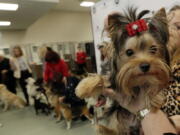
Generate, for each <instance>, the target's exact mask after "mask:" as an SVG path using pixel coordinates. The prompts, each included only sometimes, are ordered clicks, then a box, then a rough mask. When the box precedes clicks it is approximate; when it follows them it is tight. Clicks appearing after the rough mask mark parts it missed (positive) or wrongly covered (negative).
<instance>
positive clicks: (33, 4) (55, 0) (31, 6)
mask: <svg viewBox="0 0 180 135" xmlns="http://www.w3.org/2000/svg"><path fill="white" fill-rule="evenodd" d="M92 1H94V2H97V1H99V0H92ZM0 2H4V3H18V4H19V9H18V10H17V11H15V12H14V11H0V21H11V23H12V24H11V26H8V27H2V26H1V27H0V30H1V31H2V30H22V29H26V28H28V27H29V26H30V25H31V24H33V23H34V22H35V21H36V20H37V19H38V18H40V17H41V16H42V15H44V14H46V13H47V12H48V11H49V10H51V9H53V10H58V11H73V12H74V11H78V12H88V11H90V8H86V7H81V6H80V0H0Z"/></svg>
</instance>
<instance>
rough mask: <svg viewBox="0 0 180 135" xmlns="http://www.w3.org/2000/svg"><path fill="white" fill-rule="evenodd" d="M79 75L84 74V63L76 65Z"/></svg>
mask: <svg viewBox="0 0 180 135" xmlns="http://www.w3.org/2000/svg"><path fill="white" fill-rule="evenodd" d="M78 71H79V74H84V73H85V72H86V63H83V64H78Z"/></svg>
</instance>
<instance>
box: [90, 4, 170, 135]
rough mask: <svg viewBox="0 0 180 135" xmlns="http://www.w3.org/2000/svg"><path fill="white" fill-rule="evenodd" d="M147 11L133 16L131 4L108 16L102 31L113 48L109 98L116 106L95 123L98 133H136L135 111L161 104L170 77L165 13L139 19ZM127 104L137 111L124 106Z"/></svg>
mask: <svg viewBox="0 0 180 135" xmlns="http://www.w3.org/2000/svg"><path fill="white" fill-rule="evenodd" d="M147 13H149V11H147V10H145V11H142V12H140V13H139V14H138V15H137V9H135V8H132V7H131V8H129V9H128V12H126V13H125V14H124V15H123V14H120V13H114V14H111V15H109V16H108V25H107V28H106V30H107V31H108V33H109V36H110V38H111V40H112V45H113V48H114V52H113V56H112V59H113V60H112V74H111V77H110V82H111V88H112V89H113V90H114V91H112V92H114V93H115V94H114V96H111V98H112V99H113V100H115V101H117V102H118V105H117V106H115V109H114V110H115V111H110V115H108V116H107V117H106V120H107V123H106V124H105V125H98V126H97V131H98V133H99V134H100V135H125V134H127V135H132V134H139V133H138V132H139V131H138V129H140V122H139V117H137V116H141V115H140V113H139V112H141V111H143V109H146V110H148V111H149V110H151V111H156V110H158V109H160V108H161V106H162V104H163V100H164V97H163V96H162V94H161V92H162V89H163V88H165V87H166V86H167V85H168V82H169V78H170V68H169V66H168V64H169V54H168V51H167V47H166V45H167V42H168V39H169V32H168V25H167V19H166V13H165V9H161V10H159V11H158V12H157V13H155V14H154V16H153V17H150V18H143V16H144V15H146V14H147ZM88 84H89V83H88ZM88 84H87V85H88ZM89 87H91V85H89ZM92 87H93V86H92ZM101 89H103V88H102V87H101ZM98 91H99V90H98ZM98 93H99V92H98ZM87 95H89V91H88V92H87ZM119 105H121V106H122V107H121V106H119ZM138 106H142V108H138V109H137V107H138ZM130 107H134V109H137V110H133V111H132V110H131V111H132V112H130V111H127V110H126V109H125V108H127V109H129V108H130Z"/></svg>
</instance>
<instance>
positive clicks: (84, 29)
mask: <svg viewBox="0 0 180 135" xmlns="http://www.w3.org/2000/svg"><path fill="white" fill-rule="evenodd" d="M1 33H2V34H1V40H0V45H13V44H21V43H44V42H45V43H46V42H82V41H92V40H93V38H92V31H91V16H90V13H85V12H66V11H50V12H49V13H48V14H46V15H44V16H43V17H41V18H40V19H39V20H37V21H36V22H35V23H34V24H32V25H31V26H30V27H29V28H28V29H27V30H26V31H3V32H1Z"/></svg>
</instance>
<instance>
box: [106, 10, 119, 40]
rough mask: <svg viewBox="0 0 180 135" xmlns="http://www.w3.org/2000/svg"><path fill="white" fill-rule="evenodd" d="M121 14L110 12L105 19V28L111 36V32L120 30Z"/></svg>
mask: <svg viewBox="0 0 180 135" xmlns="http://www.w3.org/2000/svg"><path fill="white" fill-rule="evenodd" d="M121 17H122V15H121V14H120V13H112V14H110V15H108V17H107V19H106V21H105V29H106V30H107V32H108V33H109V35H110V36H111V35H112V34H113V33H117V31H120V27H121V21H120V18H121Z"/></svg>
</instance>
